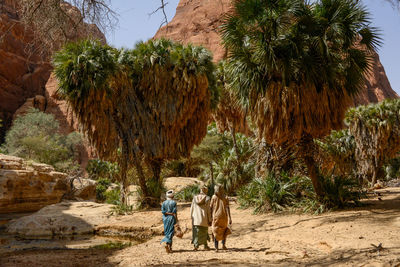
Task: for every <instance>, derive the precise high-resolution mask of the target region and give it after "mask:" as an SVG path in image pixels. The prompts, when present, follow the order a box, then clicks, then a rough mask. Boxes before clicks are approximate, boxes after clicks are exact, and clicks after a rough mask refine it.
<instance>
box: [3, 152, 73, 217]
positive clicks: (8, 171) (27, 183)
mask: <svg viewBox="0 0 400 267" xmlns="http://www.w3.org/2000/svg"><path fill="white" fill-rule="evenodd" d="M70 190H71V187H70V183H69V180H68V179H67V175H66V174H65V173H60V172H56V171H55V170H54V168H53V167H51V166H49V165H46V164H39V163H28V162H26V161H24V160H23V159H21V158H17V157H12V156H7V155H3V154H0V213H10V212H29V211H37V210H39V209H41V208H42V207H44V206H47V205H50V204H54V203H58V202H60V200H61V199H62V197H63V196H64V195H65V194H66V193H67V192H69V191H70Z"/></svg>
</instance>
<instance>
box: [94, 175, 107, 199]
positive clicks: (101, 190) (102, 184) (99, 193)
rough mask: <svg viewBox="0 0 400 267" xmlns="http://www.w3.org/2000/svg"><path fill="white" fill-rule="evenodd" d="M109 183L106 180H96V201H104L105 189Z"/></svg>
mask: <svg viewBox="0 0 400 267" xmlns="http://www.w3.org/2000/svg"><path fill="white" fill-rule="evenodd" d="M110 184H111V182H110V180H108V179H99V180H97V184H96V199H97V200H98V201H105V200H106V195H105V193H106V191H107V188H108V187H109V186H110Z"/></svg>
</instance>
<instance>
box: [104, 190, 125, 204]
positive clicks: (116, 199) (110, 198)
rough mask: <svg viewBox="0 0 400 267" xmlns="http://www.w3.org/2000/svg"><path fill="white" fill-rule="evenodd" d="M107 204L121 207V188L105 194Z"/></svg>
mask: <svg viewBox="0 0 400 267" xmlns="http://www.w3.org/2000/svg"><path fill="white" fill-rule="evenodd" d="M104 196H105V198H106V199H105V200H106V203H107V204H113V205H120V204H121V190H120V188H119V187H117V188H115V189H113V190H109V191H106V192H105V193H104Z"/></svg>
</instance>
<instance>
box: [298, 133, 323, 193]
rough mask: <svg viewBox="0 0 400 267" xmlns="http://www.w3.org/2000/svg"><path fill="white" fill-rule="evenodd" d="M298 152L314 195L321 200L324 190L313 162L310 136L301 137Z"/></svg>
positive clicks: (312, 147) (312, 141)
mask: <svg viewBox="0 0 400 267" xmlns="http://www.w3.org/2000/svg"><path fill="white" fill-rule="evenodd" d="M300 151H301V154H302V158H303V160H304V163H305V164H306V166H307V171H308V175H309V176H310V179H311V182H312V184H313V187H314V191H315V194H316V195H317V198H318V199H321V198H322V197H323V196H324V190H323V188H322V184H321V181H320V179H319V177H318V168H317V165H316V162H315V160H314V155H313V152H314V140H313V138H312V136H310V135H306V136H303V138H302V140H301V142H300Z"/></svg>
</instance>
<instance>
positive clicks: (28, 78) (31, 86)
mask: <svg viewBox="0 0 400 267" xmlns="http://www.w3.org/2000/svg"><path fill="white" fill-rule="evenodd" d="M15 5H16V4H15V1H13V0H3V1H1V2H0V119H2V120H3V124H4V126H5V127H3V128H0V142H1V141H2V137H3V136H4V134H5V131H6V130H7V129H8V128H9V127H10V126H11V123H12V120H13V119H14V118H15V117H16V116H18V115H23V114H24V113H26V111H27V110H28V109H29V108H31V107H35V108H38V109H40V110H41V111H44V112H46V113H51V114H54V115H55V117H56V119H57V120H58V121H59V122H60V131H61V132H62V133H64V134H67V133H70V132H72V131H74V130H77V129H78V124H77V121H76V120H75V119H74V118H73V116H72V114H71V113H70V112H68V107H67V105H66V103H65V102H64V101H60V100H59V99H58V98H57V96H56V94H55V91H56V90H57V80H56V79H55V78H54V77H53V76H50V73H51V71H52V66H51V65H50V64H49V63H48V59H46V58H43V57H42V56H41V54H40V53H39V52H37V51H38V50H39V49H36V48H37V47H31V44H32V43H33V35H32V31H31V29H30V28H29V27H26V26H25V25H23V24H22V23H21V22H20V20H19V18H18V14H17V12H16V7H15ZM63 7H64V8H65V10H66V11H67V13H68V14H69V15H70V17H71V18H73V19H74V20H77V21H80V20H81V19H82V17H81V15H80V13H79V10H78V9H77V8H75V7H73V6H71V5H70V4H68V3H64V4H63ZM71 28H72V27H71ZM69 35H72V34H69ZM87 36H90V37H91V38H94V39H98V40H100V41H101V42H103V43H106V39H105V36H104V35H103V34H102V33H101V31H100V30H99V29H98V28H97V27H96V25H93V24H86V23H83V24H81V25H79V27H78V28H77V32H76V33H75V35H74V37H73V38H74V39H80V38H84V37H87ZM56 41H57V40H56ZM57 45H58V44H57ZM28 48H29V49H28ZM93 153H94V152H93V150H91V149H90V148H89V145H88V144H86V145H85V149H84V150H83V151H81V157H80V159H79V161H80V163H81V165H83V166H86V163H87V160H88V157H89V156H91V155H93Z"/></svg>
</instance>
